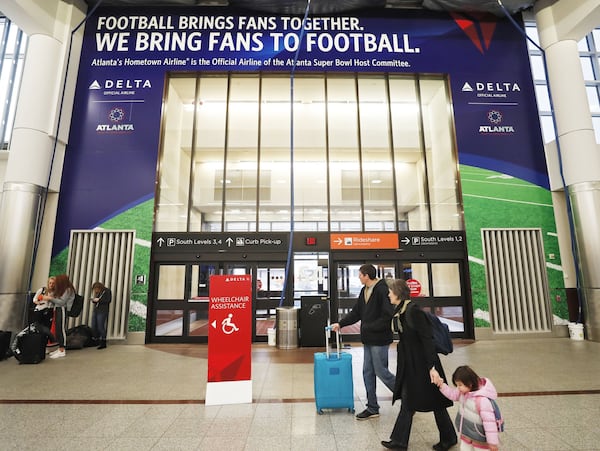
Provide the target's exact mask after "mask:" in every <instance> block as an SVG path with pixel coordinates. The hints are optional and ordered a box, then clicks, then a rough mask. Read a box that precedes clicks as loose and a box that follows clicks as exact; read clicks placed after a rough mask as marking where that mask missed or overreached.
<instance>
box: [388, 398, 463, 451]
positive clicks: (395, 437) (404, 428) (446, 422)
mask: <svg viewBox="0 0 600 451" xmlns="http://www.w3.org/2000/svg"><path fill="white" fill-rule="evenodd" d="M414 415H415V411H414V410H409V409H408V408H406V407H405V406H404V403H402V404H401V406H400V413H399V414H398V418H396V423H395V424H394V429H393V430H392V434H391V436H390V438H391V439H392V441H394V442H396V443H399V444H400V445H403V446H406V447H408V439H409V438H410V430H411V428H412V422H413V416H414ZM433 415H434V416H435V424H436V426H437V428H438V431H439V433H440V442H442V443H455V442H456V441H457V437H456V432H455V431H454V425H453V424H452V420H451V419H450V415H448V411H447V410H446V409H439V410H434V411H433Z"/></svg>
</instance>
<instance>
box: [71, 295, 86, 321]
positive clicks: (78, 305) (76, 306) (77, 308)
mask: <svg viewBox="0 0 600 451" xmlns="http://www.w3.org/2000/svg"><path fill="white" fill-rule="evenodd" d="M82 310H83V296H81V295H79V294H77V293H75V299H73V304H71V308H70V309H69V311H68V315H69V316H70V317H72V318H77V317H78V316H79V315H81V311H82Z"/></svg>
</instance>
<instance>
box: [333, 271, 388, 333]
mask: <svg viewBox="0 0 600 451" xmlns="http://www.w3.org/2000/svg"><path fill="white" fill-rule="evenodd" d="M365 263H368V262H365V261H354V262H338V263H336V265H335V268H336V278H335V281H334V283H335V284H336V285H335V287H333V292H334V293H335V294H336V298H335V299H334V302H333V308H334V310H335V311H336V312H337V319H335V321H339V319H341V318H343V317H344V316H345V315H346V314H347V313H348V312H350V310H352V307H354V304H356V301H357V300H358V295H359V294H360V291H361V290H362V288H363V285H362V284H361V282H360V280H359V278H358V270H359V268H360V267H361V266H362V265H364V264H365ZM373 266H375V269H376V270H377V278H379V279H383V278H396V262H377V263H374V264H373ZM341 333H342V334H343V335H350V336H351V337H349V338H351V339H353V340H354V339H357V340H358V339H360V321H359V322H357V323H355V324H352V325H350V326H346V327H344V328H342V330H341Z"/></svg>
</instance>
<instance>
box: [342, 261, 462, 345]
mask: <svg viewBox="0 0 600 451" xmlns="http://www.w3.org/2000/svg"><path fill="white" fill-rule="evenodd" d="M344 257H345V258H344V259H340V260H339V261H333V262H332V266H333V267H334V270H335V274H336V277H335V279H334V280H333V281H332V283H333V284H334V285H333V286H332V293H334V294H335V296H334V299H333V300H332V305H333V311H335V313H336V314H337V318H335V320H336V321H337V320H339V319H341V318H342V317H343V316H344V315H345V314H347V313H348V312H349V311H350V310H351V309H352V307H353V306H354V304H355V303H356V301H357V299H358V296H359V294H360V291H361V289H362V284H361V283H360V281H359V279H358V269H359V268H360V266H361V265H363V264H365V263H369V264H373V266H375V268H376V269H377V277H378V278H382V279H385V278H401V279H404V280H406V281H407V282H408V283H409V286H410V287H411V298H413V299H414V300H415V302H418V303H419V306H420V307H421V308H423V309H425V310H429V311H431V312H432V313H434V314H435V315H437V316H439V317H440V319H441V320H442V321H443V322H445V323H446V324H448V326H449V328H450V332H451V333H452V335H453V336H455V337H462V338H472V337H470V336H468V337H467V335H469V334H470V331H472V327H473V325H472V313H471V311H470V310H468V308H467V306H468V302H467V300H468V299H467V298H468V293H467V287H468V284H467V280H468V278H467V275H466V272H465V271H466V268H465V262H464V261H463V260H455V259H447V258H442V257H440V258H439V259H438V258H435V259H429V260H428V261H419V260H418V259H414V260H412V261H406V260H396V261H392V260H385V261H377V262H370V261H366V260H362V259H361V260H358V259H353V261H349V259H348V258H347V256H344ZM337 258H338V257H336V256H332V260H336V259H337ZM332 320H333V319H332ZM342 334H343V335H344V336H345V337H344V338H345V339H346V340H352V341H359V340H360V322H359V323H356V324H353V325H350V326H347V327H344V328H343V329H342Z"/></svg>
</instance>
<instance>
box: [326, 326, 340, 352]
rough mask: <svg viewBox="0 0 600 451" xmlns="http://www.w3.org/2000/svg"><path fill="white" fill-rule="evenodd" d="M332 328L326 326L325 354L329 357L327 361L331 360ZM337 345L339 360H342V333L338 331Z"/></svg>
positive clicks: (336, 336) (336, 334) (336, 335)
mask: <svg viewBox="0 0 600 451" xmlns="http://www.w3.org/2000/svg"><path fill="white" fill-rule="evenodd" d="M331 330H332V329H331V326H325V354H326V355H327V360H329V354H330V352H329V338H331ZM335 345H336V349H337V358H338V359H339V358H340V348H341V338H340V331H339V330H337V331H336V332H335Z"/></svg>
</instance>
